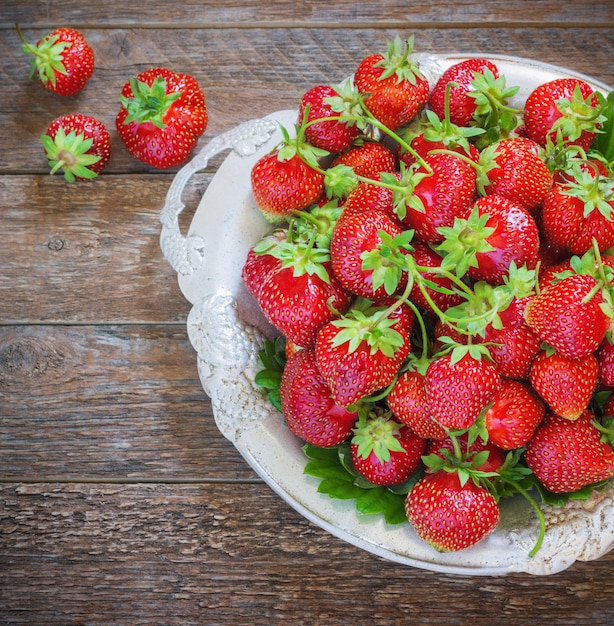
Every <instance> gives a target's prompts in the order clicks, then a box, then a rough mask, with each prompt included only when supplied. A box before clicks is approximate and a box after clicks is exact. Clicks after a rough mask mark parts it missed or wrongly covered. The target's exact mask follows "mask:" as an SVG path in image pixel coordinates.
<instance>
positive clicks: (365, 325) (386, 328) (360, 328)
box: [331, 298, 405, 358]
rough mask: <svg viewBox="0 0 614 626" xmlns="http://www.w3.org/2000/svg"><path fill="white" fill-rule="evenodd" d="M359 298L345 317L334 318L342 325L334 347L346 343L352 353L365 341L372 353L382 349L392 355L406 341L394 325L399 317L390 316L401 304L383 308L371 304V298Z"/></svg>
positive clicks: (382, 351) (339, 325)
mask: <svg viewBox="0 0 614 626" xmlns="http://www.w3.org/2000/svg"><path fill="white" fill-rule="evenodd" d="M359 300H360V301H358V302H355V303H354V305H353V307H352V308H351V309H350V310H349V311H348V312H347V313H346V314H345V315H344V316H343V317H341V318H339V319H336V320H333V321H332V322H331V324H333V325H334V326H336V327H337V328H339V329H340V330H339V332H338V333H337V334H336V335H335V338H334V339H333V347H335V348H338V347H339V346H342V345H344V344H346V343H347V344H348V346H347V351H348V354H351V353H352V352H355V351H356V350H358V348H359V347H360V345H361V344H362V343H363V342H365V343H366V345H367V346H368V347H369V350H370V353H371V354H372V355H374V354H376V353H377V352H381V353H382V354H384V355H385V356H387V357H389V358H393V357H394V355H395V353H396V351H397V350H398V349H399V348H401V347H402V346H403V344H404V342H405V339H404V338H403V335H401V333H400V332H399V331H398V330H396V329H395V328H394V326H395V324H396V323H397V322H398V320H397V319H394V318H392V317H390V312H391V311H392V310H396V308H397V307H398V306H399V305H398V304H397V303H395V304H394V305H392V307H390V308H388V309H384V308H383V307H378V306H372V303H371V301H370V300H366V299H364V298H362V299H359Z"/></svg>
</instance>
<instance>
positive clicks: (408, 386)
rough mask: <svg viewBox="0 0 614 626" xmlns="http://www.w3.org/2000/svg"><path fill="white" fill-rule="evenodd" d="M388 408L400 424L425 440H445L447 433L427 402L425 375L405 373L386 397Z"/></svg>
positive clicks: (413, 371)
mask: <svg viewBox="0 0 614 626" xmlns="http://www.w3.org/2000/svg"><path fill="white" fill-rule="evenodd" d="M386 402H387V404H388V407H389V408H390V410H391V411H392V413H393V415H394V416H395V417H396V419H398V420H399V421H400V422H402V423H403V424H405V425H406V426H408V427H409V428H410V429H411V430H412V431H413V432H415V433H416V434H417V435H418V436H420V437H422V438H424V439H443V438H444V437H445V436H446V431H445V430H444V429H443V428H442V427H441V426H440V425H439V424H438V423H437V422H436V421H435V420H434V419H433V417H432V416H431V413H430V410H429V408H428V404H427V401H426V390H425V386H424V374H421V373H420V372H419V371H417V370H407V371H405V372H403V373H402V374H401V375H400V376H399V377H398V379H397V380H396V382H395V383H394V385H393V386H392V388H391V389H390V391H389V392H388V395H387V396H386Z"/></svg>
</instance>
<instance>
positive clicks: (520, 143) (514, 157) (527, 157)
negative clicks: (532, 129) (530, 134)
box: [478, 137, 553, 211]
mask: <svg viewBox="0 0 614 626" xmlns="http://www.w3.org/2000/svg"><path fill="white" fill-rule="evenodd" d="M479 166H480V168H481V171H482V172H483V182H482V190H483V195H498V196H503V197H504V198H508V199H509V200H511V201H512V202H515V203H516V204H519V205H521V206H522V207H524V208H525V209H527V210H528V211H533V210H534V209H536V208H537V207H538V206H539V205H540V204H541V202H542V200H543V198H544V195H545V194H546V192H547V191H548V190H549V189H550V187H552V183H553V175H552V173H551V172H550V170H549V169H548V166H547V165H546V162H545V160H544V157H543V156H542V148H541V146H540V145H539V144H537V143H536V142H534V141H532V140H531V139H527V138H526V137H513V138H510V139H502V140H501V141H498V142H496V143H493V144H491V145H490V146H488V147H486V148H484V150H482V152H481V153H480V160H479ZM479 185H480V178H478V186H479Z"/></svg>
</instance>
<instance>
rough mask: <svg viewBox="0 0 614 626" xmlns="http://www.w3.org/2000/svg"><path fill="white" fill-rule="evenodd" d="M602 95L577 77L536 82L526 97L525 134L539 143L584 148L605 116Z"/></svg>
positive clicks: (588, 145) (589, 142)
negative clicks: (549, 140) (537, 83)
mask: <svg viewBox="0 0 614 626" xmlns="http://www.w3.org/2000/svg"><path fill="white" fill-rule="evenodd" d="M602 100H603V97H602V96H600V95H597V93H596V92H595V91H594V90H593V88H592V87H591V86H590V85H589V84H588V83H587V82H586V81H584V80H582V79H579V78H555V79H553V80H551V81H548V82H545V83H542V84H540V85H538V86H537V87H536V88H535V89H534V90H533V91H532V92H531V93H530V94H529V95H528V97H527V99H526V102H525V107H524V123H525V128H526V133H527V136H528V137H529V138H530V139H532V140H533V141H536V142H537V143H538V144H540V145H542V146H546V144H547V141H548V138H550V139H551V140H552V141H553V142H554V143H555V144H559V143H562V144H565V145H574V146H580V147H581V148H583V149H584V150H588V149H589V147H590V145H591V144H592V142H593V140H594V138H595V134H596V131H597V130H598V128H599V126H600V125H601V123H602V122H604V121H605V119H606V118H605V117H604V116H603V115H602V104H601V102H602Z"/></svg>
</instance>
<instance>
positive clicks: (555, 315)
mask: <svg viewBox="0 0 614 626" xmlns="http://www.w3.org/2000/svg"><path fill="white" fill-rule="evenodd" d="M596 252H597V257H598V251H596ZM524 316H525V320H526V322H527V324H528V325H529V326H530V327H531V328H532V329H533V330H534V331H535V333H536V334H537V335H538V336H539V337H540V338H541V339H542V341H544V342H546V343H547V344H549V345H550V346H551V347H552V348H554V349H555V350H556V351H557V352H559V353H560V354H561V355H562V356H563V357H565V358H567V359H578V358H581V357H584V356H587V355H590V354H592V353H593V352H595V350H597V348H598V347H599V345H600V344H601V342H602V341H603V339H604V337H605V336H606V333H607V332H608V330H609V329H610V326H611V322H612V318H613V317H614V314H613V313H612V296H611V294H610V285H609V281H607V279H606V280H604V279H603V278H602V279H600V280H597V279H595V278H594V277H593V276H591V275H588V274H573V275H570V276H565V277H564V278H562V279H561V280H560V281H558V282H556V283H555V284H551V285H549V286H547V287H546V288H545V289H543V290H542V291H540V293H538V294H537V295H536V296H534V297H533V298H532V299H531V300H530V302H529V303H528V304H527V306H526V308H525V312H524Z"/></svg>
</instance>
